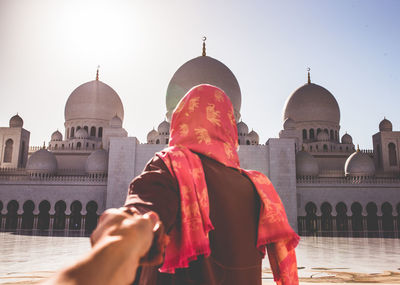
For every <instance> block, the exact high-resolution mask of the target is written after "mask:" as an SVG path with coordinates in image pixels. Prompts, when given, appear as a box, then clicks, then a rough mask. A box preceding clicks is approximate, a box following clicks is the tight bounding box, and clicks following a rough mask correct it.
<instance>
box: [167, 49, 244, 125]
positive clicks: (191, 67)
mask: <svg viewBox="0 0 400 285" xmlns="http://www.w3.org/2000/svg"><path fill="white" fill-rule="evenodd" d="M202 83H207V84H211V85H214V86H217V87H219V88H221V89H222V90H224V91H225V93H226V95H227V96H228V97H229V98H230V99H231V101H232V105H233V108H234V110H235V117H236V120H239V118H240V105H241V102H242V95H241V93H240V87H239V83H238V81H237V80H236V77H235V75H234V74H233V73H232V71H231V70H230V69H229V68H228V67H227V66H226V65H225V64H223V63H222V62H220V61H218V60H216V59H214V58H212V57H209V56H199V57H196V58H194V59H192V60H189V61H188V62H186V63H185V64H183V65H182V66H181V67H180V68H179V69H178V70H177V71H176V72H175V74H174V76H173V77H172V79H171V81H170V82H169V85H168V89H167V98H166V103H167V119H168V120H170V119H171V115H172V112H173V110H174V109H175V107H176V105H177V104H178V102H179V101H180V100H181V99H182V97H183V96H184V95H185V94H186V93H187V92H188V91H189V90H190V89H191V88H192V87H194V86H196V85H199V84H202Z"/></svg>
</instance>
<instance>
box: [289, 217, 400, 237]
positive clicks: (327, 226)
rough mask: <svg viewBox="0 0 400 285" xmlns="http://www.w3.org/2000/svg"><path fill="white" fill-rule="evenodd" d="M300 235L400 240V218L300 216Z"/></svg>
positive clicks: (298, 219) (298, 220)
mask: <svg viewBox="0 0 400 285" xmlns="http://www.w3.org/2000/svg"><path fill="white" fill-rule="evenodd" d="M297 223H298V224H297V225H298V232H299V235H302V236H328V237H377V238H400V216H388V217H383V216H371V217H368V216H344V217H343V216H342V217H340V216H339V217H338V216H336V217H335V216H330V215H328V216H325V217H322V216H315V215H310V216H305V217H304V216H300V217H297Z"/></svg>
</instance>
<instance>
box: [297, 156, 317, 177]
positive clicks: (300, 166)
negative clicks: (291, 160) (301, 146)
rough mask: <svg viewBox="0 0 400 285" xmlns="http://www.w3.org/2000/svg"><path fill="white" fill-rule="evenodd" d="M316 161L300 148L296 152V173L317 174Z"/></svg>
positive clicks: (304, 174)
mask: <svg viewBox="0 0 400 285" xmlns="http://www.w3.org/2000/svg"><path fill="white" fill-rule="evenodd" d="M318 174H319V166H318V161H317V159H316V158H315V157H313V156H312V155H311V154H309V153H308V152H306V151H304V150H301V151H298V152H297V153H296V175H297V176H318Z"/></svg>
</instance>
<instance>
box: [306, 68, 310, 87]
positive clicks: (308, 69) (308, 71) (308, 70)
mask: <svg viewBox="0 0 400 285" xmlns="http://www.w3.org/2000/svg"><path fill="white" fill-rule="evenodd" d="M310 70H311V68H309V67H307V73H308V84H310V83H311V76H310Z"/></svg>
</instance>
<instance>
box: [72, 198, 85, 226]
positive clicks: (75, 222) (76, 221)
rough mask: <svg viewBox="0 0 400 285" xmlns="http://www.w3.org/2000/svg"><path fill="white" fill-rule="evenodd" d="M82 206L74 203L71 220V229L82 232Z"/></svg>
mask: <svg viewBox="0 0 400 285" xmlns="http://www.w3.org/2000/svg"><path fill="white" fill-rule="evenodd" d="M81 210H82V204H81V202H79V201H74V202H72V204H71V216H70V218H69V229H70V230H80V229H81V221H82V215H81Z"/></svg>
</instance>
